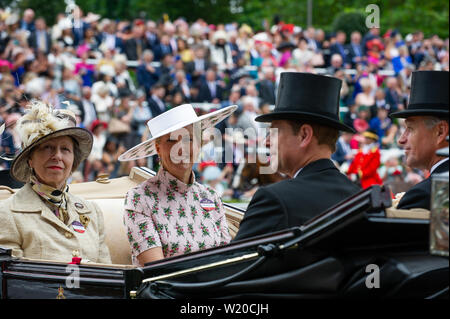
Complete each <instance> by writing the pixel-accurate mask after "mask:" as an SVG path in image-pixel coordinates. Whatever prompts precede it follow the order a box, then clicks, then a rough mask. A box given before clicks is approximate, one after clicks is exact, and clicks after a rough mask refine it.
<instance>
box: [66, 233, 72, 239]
mask: <svg viewBox="0 0 450 319" xmlns="http://www.w3.org/2000/svg"><path fill="white" fill-rule="evenodd" d="M65 235H66V238H72V237H73V235H72V234H71V233H69V232H66V234H65Z"/></svg>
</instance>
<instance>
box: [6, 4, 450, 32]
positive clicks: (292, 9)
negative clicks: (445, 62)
mask: <svg viewBox="0 0 450 319" xmlns="http://www.w3.org/2000/svg"><path fill="white" fill-rule="evenodd" d="M76 2H77V4H79V5H80V6H81V8H82V9H83V10H84V11H85V12H89V11H92V12H96V13H98V14H100V15H101V16H102V17H108V18H112V19H134V18H137V17H141V18H147V19H154V20H158V19H160V18H161V17H162V16H163V14H168V15H169V17H170V19H172V20H174V19H176V18H177V17H184V18H185V19H186V20H188V21H189V22H192V21H195V20H196V19H198V18H203V19H205V20H206V21H207V22H209V23H215V24H217V23H227V22H232V21H237V22H239V23H247V24H249V25H251V26H252V27H253V28H255V29H261V28H262V22H263V20H267V21H268V22H269V23H272V21H273V19H274V17H275V16H278V17H279V18H280V19H281V20H282V21H284V22H286V23H294V24H296V25H299V26H301V27H303V28H304V27H306V26H307V25H306V24H307V14H308V12H307V3H308V0H276V1H275V0H151V1H149V0H76ZM232 2H233V3H235V4H237V5H238V6H239V7H241V8H242V11H241V12H231V10H230V7H231V3H232ZM11 3H16V4H17V5H18V6H19V7H20V8H21V9H24V8H28V7H30V8H33V9H34V10H35V11H36V13H37V15H42V16H44V17H45V18H46V20H47V21H48V22H49V23H53V22H54V20H55V17H56V14H57V13H59V12H64V8H65V3H64V1H63V0H21V1H17V0H0V5H1V6H2V7H5V6H6V5H8V4H11ZM312 3H313V10H312V22H313V25H314V26H315V27H320V28H323V29H324V30H326V31H332V30H333V28H334V27H335V24H333V22H335V23H336V19H337V18H339V16H341V15H343V14H345V13H348V14H349V13H360V14H362V15H364V16H366V15H367V13H366V12H365V8H366V6H367V5H368V4H376V5H378V6H379V8H380V28H381V32H383V33H384V32H385V31H386V30H388V29H392V28H397V29H398V30H399V31H400V32H401V33H402V34H406V33H410V32H414V31H416V30H417V29H420V30H422V31H423V32H424V33H425V35H426V36H430V35H432V34H438V35H439V36H441V37H448V23H449V21H448V19H449V17H448V13H449V2H448V1H447V0H427V1H422V0H389V1H387V0H371V1H370V2H369V1H361V0H340V1H336V0H320V1H318V0H316V1H314V0H312ZM349 17H353V18H355V17H356V15H349ZM347 18H348V17H347ZM347 18H346V19H347ZM340 19H344V18H342V17H341V18H340ZM352 21H353V22H354V21H355V20H352ZM353 22H352V23H353ZM334 31H335V30H334Z"/></svg>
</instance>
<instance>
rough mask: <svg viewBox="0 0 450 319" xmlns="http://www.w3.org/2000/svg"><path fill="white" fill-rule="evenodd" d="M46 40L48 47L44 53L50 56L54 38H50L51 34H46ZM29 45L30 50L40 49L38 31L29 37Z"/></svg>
mask: <svg viewBox="0 0 450 319" xmlns="http://www.w3.org/2000/svg"><path fill="white" fill-rule="evenodd" d="M45 39H46V46H47V47H46V50H45V52H44V53H45V54H49V53H50V50H51V48H52V38H51V37H50V34H49V33H48V32H45ZM28 45H29V46H30V48H33V49H34V50H36V49H37V48H38V47H39V43H38V39H37V32H36V31H34V32H33V33H31V34H30V36H29V37H28Z"/></svg>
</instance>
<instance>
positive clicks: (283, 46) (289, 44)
mask: <svg viewBox="0 0 450 319" xmlns="http://www.w3.org/2000/svg"><path fill="white" fill-rule="evenodd" d="M296 47H297V46H296V45H295V44H294V43H292V42H282V43H281V44H280V45H279V46H278V47H277V50H278V51H282V50H284V49H295V48H296Z"/></svg>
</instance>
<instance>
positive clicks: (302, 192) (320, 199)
mask: <svg viewBox="0 0 450 319" xmlns="http://www.w3.org/2000/svg"><path fill="white" fill-rule="evenodd" d="M340 89H341V81H340V80H339V79H336V78H333V77H328V76H321V75H315V74H309V73H297V72H285V73H282V74H281V78H280V85H279V89H278V95H277V103H276V108H275V110H274V112H272V113H269V114H265V115H261V116H259V117H257V118H256V121H260V122H271V128H272V129H277V132H278V134H276V135H277V138H275V135H274V136H272V134H271V137H270V143H277V154H276V155H277V158H276V160H277V162H278V171H280V172H282V173H285V174H287V175H288V176H289V177H291V179H289V180H286V181H282V182H279V183H276V184H271V185H269V186H265V187H261V188H259V189H258V191H257V192H256V193H255V195H254V196H253V198H252V200H251V202H250V204H249V206H248V208H247V211H246V213H245V216H244V218H243V220H242V221H241V224H240V227H239V231H238V233H237V235H236V238H235V240H239V239H243V238H248V237H253V236H257V235H263V234H267V233H270V232H274V231H278V230H282V229H286V228H290V227H293V226H300V225H302V224H304V223H305V222H306V221H308V220H309V219H311V218H313V217H315V216H316V215H318V214H320V213H322V212H323V211H325V210H326V209H328V208H330V207H332V206H334V205H335V204H337V203H339V202H341V201H343V200H344V199H346V198H348V197H350V196H351V195H353V194H355V193H357V192H358V191H360V188H359V187H357V186H356V185H355V184H353V183H352V182H351V181H350V180H349V179H348V178H347V177H346V176H345V175H343V174H341V173H340V172H339V170H338V169H337V168H336V167H335V165H334V164H333V162H332V161H331V159H330V158H331V154H332V153H333V152H334V150H335V145H336V141H337V138H338V135H339V131H340V130H341V131H350V132H353V129H352V128H350V127H348V126H346V125H345V124H342V123H341V122H340V121H339V115H338V114H339V92H340ZM271 160H273V159H272V158H271Z"/></svg>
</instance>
